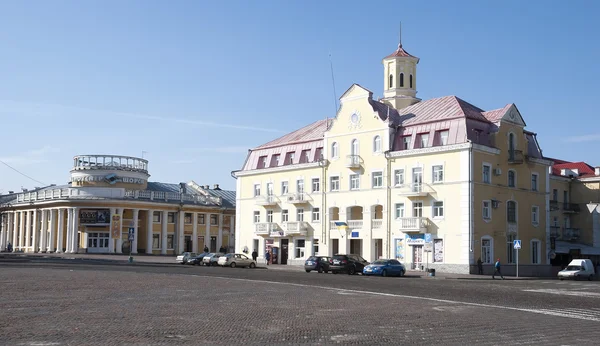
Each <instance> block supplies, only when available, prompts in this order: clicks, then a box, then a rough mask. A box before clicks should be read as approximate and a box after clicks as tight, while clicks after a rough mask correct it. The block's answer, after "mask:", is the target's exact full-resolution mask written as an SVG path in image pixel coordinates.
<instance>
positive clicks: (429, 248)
mask: <svg viewBox="0 0 600 346" xmlns="http://www.w3.org/2000/svg"><path fill="white" fill-rule="evenodd" d="M423 251H425V252H432V251H433V243H425V246H423Z"/></svg>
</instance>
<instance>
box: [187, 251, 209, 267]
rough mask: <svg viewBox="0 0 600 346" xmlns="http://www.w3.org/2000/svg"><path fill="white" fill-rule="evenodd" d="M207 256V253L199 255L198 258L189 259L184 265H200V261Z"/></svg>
mask: <svg viewBox="0 0 600 346" xmlns="http://www.w3.org/2000/svg"><path fill="white" fill-rule="evenodd" d="M208 254H209V253H208V252H204V253H201V254H199V255H198V256H195V257H192V258H189V259H188V260H187V262H186V263H187V264H191V265H196V264H197V265H202V259H203V258H204V256H206V255H208Z"/></svg>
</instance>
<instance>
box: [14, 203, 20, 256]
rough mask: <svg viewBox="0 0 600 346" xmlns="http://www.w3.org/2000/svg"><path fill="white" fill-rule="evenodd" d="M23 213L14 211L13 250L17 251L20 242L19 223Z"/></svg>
mask: <svg viewBox="0 0 600 346" xmlns="http://www.w3.org/2000/svg"><path fill="white" fill-rule="evenodd" d="M20 215H21V213H17V212H16V211H15V212H14V213H13V233H12V236H13V239H12V246H13V251H16V249H17V245H18V244H17V243H18V242H19V227H20V226H21V225H20V224H19V218H20Z"/></svg>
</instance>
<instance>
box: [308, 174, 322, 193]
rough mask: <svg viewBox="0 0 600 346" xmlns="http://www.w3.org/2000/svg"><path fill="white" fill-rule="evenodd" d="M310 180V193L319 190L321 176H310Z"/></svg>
mask: <svg viewBox="0 0 600 346" xmlns="http://www.w3.org/2000/svg"><path fill="white" fill-rule="evenodd" d="M310 182H311V183H310V185H311V191H312V193H315V192H317V193H318V192H321V178H312V179H311V180H310ZM315 186H316V189H315Z"/></svg>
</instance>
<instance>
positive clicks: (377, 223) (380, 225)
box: [371, 219, 383, 229]
mask: <svg viewBox="0 0 600 346" xmlns="http://www.w3.org/2000/svg"><path fill="white" fill-rule="evenodd" d="M371 227H373V229H379V228H383V220H382V219H373V220H371Z"/></svg>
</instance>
